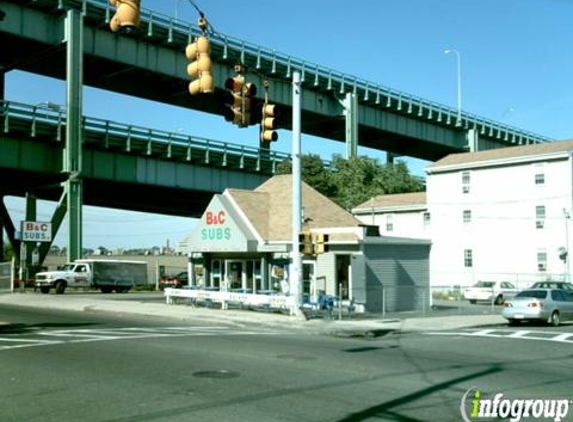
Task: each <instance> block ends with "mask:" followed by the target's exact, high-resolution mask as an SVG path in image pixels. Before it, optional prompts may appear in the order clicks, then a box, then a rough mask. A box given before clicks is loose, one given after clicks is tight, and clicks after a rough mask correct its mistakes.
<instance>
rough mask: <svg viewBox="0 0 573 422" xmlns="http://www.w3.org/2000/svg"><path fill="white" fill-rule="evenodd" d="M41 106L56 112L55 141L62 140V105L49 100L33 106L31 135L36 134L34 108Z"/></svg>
mask: <svg viewBox="0 0 573 422" xmlns="http://www.w3.org/2000/svg"><path fill="white" fill-rule="evenodd" d="M38 108H43V109H45V110H50V111H54V112H56V113H58V125H57V127H56V141H61V140H62V106H61V105H59V104H58V103H53V102H51V101H44V102H42V103H38V104H36V105H35V106H34V120H33V121H32V136H36V109H38Z"/></svg>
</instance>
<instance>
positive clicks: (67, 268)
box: [60, 264, 74, 271]
mask: <svg viewBox="0 0 573 422" xmlns="http://www.w3.org/2000/svg"><path fill="white" fill-rule="evenodd" d="M73 269H74V264H66V265H63V266H62V267H61V268H60V270H62V271H72V270H73Z"/></svg>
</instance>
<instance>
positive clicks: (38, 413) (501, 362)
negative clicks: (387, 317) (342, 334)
mask: <svg viewBox="0 0 573 422" xmlns="http://www.w3.org/2000/svg"><path fill="white" fill-rule="evenodd" d="M0 321H4V323H9V324H4V325H0V359H1V365H0V397H2V399H3V400H2V406H1V407H0V421H2V422H22V421H26V422H32V421H38V422H50V421H58V422H66V421H70V422H72V421H73V422H77V421H85V422H91V421H93V422H96V421H97V422H145V421H217V422H221V421H242V422H244V421H265V422H266V421H340V422H342V421H367V420H372V421H380V420H393V421H460V420H461V415H460V402H461V399H462V396H463V395H464V393H465V392H466V391H467V390H468V389H470V388H472V387H478V388H479V389H480V391H482V394H484V395H486V396H493V395H494V394H495V393H498V392H501V393H504V394H505V395H506V396H507V397H509V398H563V397H567V398H573V388H572V387H573V381H572V379H573V368H572V365H571V363H570V362H571V358H572V357H573V343H570V342H559V341H547V338H545V337H544V338H539V339H535V338H533V339H529V338H520V337H519V335H514V336H513V337H511V333H515V332H518V331H521V330H525V331H528V332H533V331H535V332H544V333H545V332H547V333H549V334H547V336H546V337H551V336H555V335H559V334H566V333H571V332H573V328H572V327H571V326H564V327H560V328H558V329H557V330H555V329H546V328H545V327H543V326H539V327H535V326H533V327H529V326H528V327H519V328H517V329H512V331H503V330H506V328H507V327H499V328H498V329H499V330H502V331H501V333H505V334H503V335H502V336H501V337H503V338H501V337H494V336H491V335H490V336H488V335H487V333H483V335H481V336H480V335H468V333H475V332H478V331H479V330H477V331H476V330H460V331H459V332H451V333H441V334H439V333H438V334H435V333H434V334H431V333H415V334H414V333H413V334H402V335H400V334H390V335H389V336H387V337H381V338H376V339H370V340H366V339H349V338H333V337H327V336H309V335H305V334H300V333H299V334H294V333H289V332H285V331H283V332H278V331H261V330H254V329H253V330H247V329H240V328H230V327H225V326H223V325H216V326H214V325H207V324H190V323H189V324H185V323H182V322H180V321H173V320H168V319H157V318H153V319H152V318H135V317H125V316H124V317H121V318H118V317H117V316H111V315H105V314H90V313H86V312H84V313H80V314H78V313H65V312H61V311H58V312H54V311H45V310H33V309H24V308H12V307H6V306H3V307H1V308H0ZM498 333H500V332H499V331H498ZM508 333H509V334H508ZM490 334H495V332H494V333H490ZM572 407H573V406H572ZM570 413H571V416H570V417H568V419H565V420H573V410H572V411H571V412H570Z"/></svg>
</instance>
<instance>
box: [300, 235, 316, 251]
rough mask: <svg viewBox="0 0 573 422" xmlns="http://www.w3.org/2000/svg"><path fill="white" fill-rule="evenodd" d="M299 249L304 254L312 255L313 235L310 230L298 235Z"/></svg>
mask: <svg viewBox="0 0 573 422" xmlns="http://www.w3.org/2000/svg"><path fill="white" fill-rule="evenodd" d="M298 241H299V245H298V251H299V252H300V253H302V254H304V255H312V254H313V252H314V248H313V246H312V236H311V234H310V232H302V233H299V235H298Z"/></svg>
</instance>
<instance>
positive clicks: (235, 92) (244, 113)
mask: <svg viewBox="0 0 573 422" xmlns="http://www.w3.org/2000/svg"><path fill="white" fill-rule="evenodd" d="M225 88H227V89H228V90H230V91H231V92H230V93H229V95H228V96H227V98H226V99H225V103H226V104H227V105H228V106H229V110H228V111H227V112H226V113H225V120H226V121H228V122H233V123H234V124H236V125H238V126H240V127H246V126H249V125H251V124H253V122H252V120H251V97H252V96H254V95H256V94H257V87H256V85H255V84H252V83H246V82H245V78H244V76H243V75H237V76H235V77H233V78H229V79H227V80H226V81H225Z"/></svg>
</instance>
